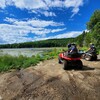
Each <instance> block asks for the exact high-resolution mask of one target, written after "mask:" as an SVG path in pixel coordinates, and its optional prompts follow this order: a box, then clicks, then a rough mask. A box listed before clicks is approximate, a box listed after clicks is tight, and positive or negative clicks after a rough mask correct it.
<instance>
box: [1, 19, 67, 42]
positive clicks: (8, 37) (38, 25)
mask: <svg viewBox="0 0 100 100" xmlns="http://www.w3.org/2000/svg"><path fill="white" fill-rule="evenodd" d="M5 21H7V22H9V23H10V24H0V39H1V40H2V41H6V43H14V42H25V41H32V40H33V39H34V37H32V38H30V37H28V35H29V33H32V34H33V35H37V36H41V37H44V36H46V34H49V33H55V32H60V31H63V30H65V29H66V28H62V29H58V28H57V27H55V26H62V25H63V24H62V23H57V22H54V21H44V20H36V19H31V20H27V21H19V20H16V19H13V18H6V19H5ZM47 26H52V27H53V29H49V28H46V27H47ZM55 28H56V29H55Z"/></svg>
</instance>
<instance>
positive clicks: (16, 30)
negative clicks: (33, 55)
mask: <svg viewBox="0 0 100 100" xmlns="http://www.w3.org/2000/svg"><path fill="white" fill-rule="evenodd" d="M99 4H100V0H0V44H7V43H20V42H28V41H37V40H43V39H51V38H69V37H76V36H78V35H80V34H81V33H82V31H84V30H86V22H88V21H89V19H90V16H91V15H92V14H93V12H94V11H95V10H97V9H100V5H99Z"/></svg>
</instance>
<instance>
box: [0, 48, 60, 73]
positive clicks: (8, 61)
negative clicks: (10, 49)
mask: <svg viewBox="0 0 100 100" xmlns="http://www.w3.org/2000/svg"><path fill="white" fill-rule="evenodd" d="M61 51H62V49H61V48H59V49H56V48H55V49H53V50H50V51H48V52H44V53H42V54H37V55H36V56H32V57H26V56H22V55H20V56H18V57H14V56H10V55H3V56H0V72H5V71H8V70H10V69H21V68H27V67H29V66H35V65H37V63H39V62H40V61H44V60H49V59H53V58H56V57H58V54H59V53H60V52H61Z"/></svg>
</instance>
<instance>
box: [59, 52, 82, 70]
mask: <svg viewBox="0 0 100 100" xmlns="http://www.w3.org/2000/svg"><path fill="white" fill-rule="evenodd" d="M80 59H81V55H80V54H79V53H77V54H68V53H67V52H63V53H60V54H59V57H58V63H60V64H61V63H64V67H63V68H64V70H67V69H83V63H82V61H81V60H80Z"/></svg>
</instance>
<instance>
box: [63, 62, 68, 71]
mask: <svg viewBox="0 0 100 100" xmlns="http://www.w3.org/2000/svg"><path fill="white" fill-rule="evenodd" d="M63 69H64V70H67V69H68V61H67V60H64V67H63Z"/></svg>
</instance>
